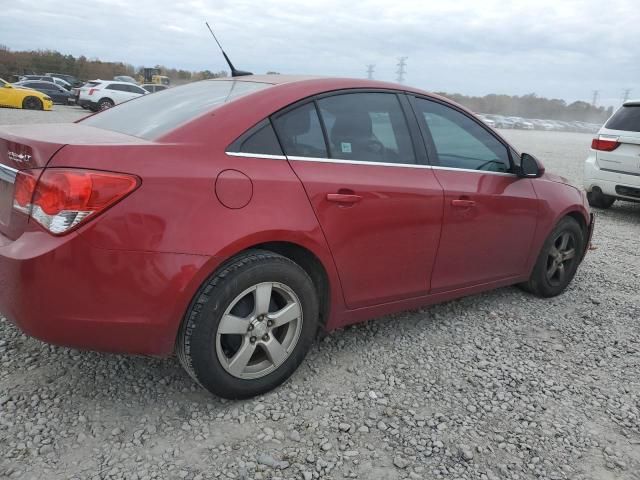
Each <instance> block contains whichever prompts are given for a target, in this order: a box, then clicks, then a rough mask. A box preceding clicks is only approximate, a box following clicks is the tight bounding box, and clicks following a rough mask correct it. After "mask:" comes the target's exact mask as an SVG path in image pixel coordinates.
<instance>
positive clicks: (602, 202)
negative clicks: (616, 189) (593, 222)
mask: <svg viewBox="0 0 640 480" xmlns="http://www.w3.org/2000/svg"><path fill="white" fill-rule="evenodd" d="M587 201H588V202H589V205H591V206H592V207H594V208H601V209H603V210H606V209H607V208H609V207H611V205H613V204H614V202H615V201H616V197H612V196H611V195H606V194H604V193H602V192H601V191H600V190H596V189H593V190H591V191H590V192H587Z"/></svg>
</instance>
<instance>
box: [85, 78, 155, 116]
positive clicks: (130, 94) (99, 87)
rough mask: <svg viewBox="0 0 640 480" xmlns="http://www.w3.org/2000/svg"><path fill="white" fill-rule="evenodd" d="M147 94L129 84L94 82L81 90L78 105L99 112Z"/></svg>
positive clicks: (113, 81)
mask: <svg viewBox="0 0 640 480" xmlns="http://www.w3.org/2000/svg"><path fill="white" fill-rule="evenodd" d="M147 93H148V92H147V91H146V90H145V89H144V88H141V87H139V86H138V85H134V84H133V83H129V82H117V81H115V80H92V81H91V82H88V83H87V84H86V85H84V86H83V87H82V88H81V89H80V93H79V98H78V104H79V105H81V106H83V105H84V106H85V107H86V108H89V110H91V111H93V112H97V111H98V110H106V109H107V108H111V107H113V106H114V105H118V104H119V103H122V102H126V101H127V100H131V99H133V98H138V97H141V96H142V95H146V94H147Z"/></svg>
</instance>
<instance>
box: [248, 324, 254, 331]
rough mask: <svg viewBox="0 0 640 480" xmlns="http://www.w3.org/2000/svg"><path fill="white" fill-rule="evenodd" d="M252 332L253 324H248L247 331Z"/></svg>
mask: <svg viewBox="0 0 640 480" xmlns="http://www.w3.org/2000/svg"><path fill="white" fill-rule="evenodd" d="M251 330H253V323H250V324H249V331H251Z"/></svg>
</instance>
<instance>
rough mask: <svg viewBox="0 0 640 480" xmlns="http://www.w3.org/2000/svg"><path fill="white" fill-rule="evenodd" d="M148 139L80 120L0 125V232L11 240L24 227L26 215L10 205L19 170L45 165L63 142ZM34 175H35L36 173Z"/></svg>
mask: <svg viewBox="0 0 640 480" xmlns="http://www.w3.org/2000/svg"><path fill="white" fill-rule="evenodd" d="M148 143H150V142H148V141H146V140H142V139H139V138H136V137H131V136H129V135H125V134H122V133H118V132H113V131H110V130H102V129H99V128H95V127H90V126H85V125H82V124H81V123H64V124H43V125H4V126H1V127H0V234H2V235H3V236H5V237H7V238H9V239H10V240H15V239H16V238H18V237H19V236H20V235H21V234H22V233H23V232H24V231H25V230H26V229H27V228H28V223H29V222H28V220H29V219H28V217H27V215H25V214H23V213H20V212H18V211H16V210H15V209H14V208H13V199H14V193H15V181H16V177H17V176H18V175H19V172H21V171H25V170H35V171H36V173H37V172H38V169H42V168H45V167H46V166H47V165H48V163H49V162H50V161H51V159H52V158H53V157H54V156H55V155H56V153H57V152H58V151H60V150H61V149H62V148H64V147H65V146H66V145H97V146H99V145H139V144H148ZM36 176H38V175H36Z"/></svg>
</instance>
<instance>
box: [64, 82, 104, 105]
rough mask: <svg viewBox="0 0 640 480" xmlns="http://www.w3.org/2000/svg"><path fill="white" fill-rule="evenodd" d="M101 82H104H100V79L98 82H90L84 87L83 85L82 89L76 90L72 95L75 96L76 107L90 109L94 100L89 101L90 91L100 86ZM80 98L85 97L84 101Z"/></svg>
mask: <svg viewBox="0 0 640 480" xmlns="http://www.w3.org/2000/svg"><path fill="white" fill-rule="evenodd" d="M101 82H102V80H100V79H98V80H90V81H88V82H87V83H85V84H84V85H82V86H81V87H80V88H78V89H75V88H74V89H73V90H72V91H71V93H72V94H73V95H74V96H75V103H76V105H80V106H81V107H82V108H84V109H85V110H86V109H88V108H89V104H90V103H91V101H92V100H93V99H89V98H88V95H87V93H88V92H89V90H90V89H91V88H93V87H95V86H96V85H99V84H100V83H101ZM83 94H84V95H83ZM80 97H83V99H81V98H80Z"/></svg>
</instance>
